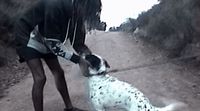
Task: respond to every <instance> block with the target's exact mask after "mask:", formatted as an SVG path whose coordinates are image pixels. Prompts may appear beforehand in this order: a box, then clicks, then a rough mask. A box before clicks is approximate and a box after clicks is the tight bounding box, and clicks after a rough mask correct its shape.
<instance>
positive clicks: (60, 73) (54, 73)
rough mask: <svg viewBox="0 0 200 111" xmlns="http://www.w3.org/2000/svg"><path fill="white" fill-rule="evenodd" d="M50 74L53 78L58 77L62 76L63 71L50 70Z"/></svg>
mask: <svg viewBox="0 0 200 111" xmlns="http://www.w3.org/2000/svg"><path fill="white" fill-rule="evenodd" d="M52 73H53V75H54V76H58V77H63V76H64V70H63V69H62V68H60V69H54V70H52Z"/></svg>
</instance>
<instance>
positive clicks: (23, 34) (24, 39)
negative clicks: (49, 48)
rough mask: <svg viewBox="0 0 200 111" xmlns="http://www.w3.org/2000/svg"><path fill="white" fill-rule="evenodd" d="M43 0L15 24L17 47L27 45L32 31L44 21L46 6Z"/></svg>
mask: <svg viewBox="0 0 200 111" xmlns="http://www.w3.org/2000/svg"><path fill="white" fill-rule="evenodd" d="M43 5H44V4H43V0H40V1H39V2H37V3H35V4H34V5H33V6H32V7H31V8H29V9H28V10H26V11H25V12H24V13H22V14H21V16H20V17H19V18H18V19H17V21H16V23H15V26H14V34H15V43H16V48H17V49H19V48H22V47H24V46H26V45H27V43H28V41H29V38H30V33H31V31H32V30H33V29H34V27H35V26H36V25H38V24H39V23H41V22H42V21H43V16H44V6H43Z"/></svg>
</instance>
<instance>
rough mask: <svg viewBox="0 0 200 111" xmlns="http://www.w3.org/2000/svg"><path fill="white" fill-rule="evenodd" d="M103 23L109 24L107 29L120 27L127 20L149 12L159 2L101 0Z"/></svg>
mask: <svg viewBox="0 0 200 111" xmlns="http://www.w3.org/2000/svg"><path fill="white" fill-rule="evenodd" d="M101 2H102V12H101V21H104V22H106V23H107V27H112V26H119V25H120V24H121V23H123V22H125V21H126V19H127V18H130V17H131V18H137V17H138V14H140V13H141V12H142V11H147V10H148V9H150V8H151V7H152V6H153V5H155V4H157V3H158V0H101Z"/></svg>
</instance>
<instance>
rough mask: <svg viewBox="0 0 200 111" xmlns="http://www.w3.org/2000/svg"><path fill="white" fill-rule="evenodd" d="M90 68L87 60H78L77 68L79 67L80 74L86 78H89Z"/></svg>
mask: <svg viewBox="0 0 200 111" xmlns="http://www.w3.org/2000/svg"><path fill="white" fill-rule="evenodd" d="M90 66H91V64H90V63H89V62H88V61H87V60H85V59H83V58H82V57H81V58H80V61H79V67H80V70H81V72H82V74H83V75H84V76H86V77H88V76H89V67H90Z"/></svg>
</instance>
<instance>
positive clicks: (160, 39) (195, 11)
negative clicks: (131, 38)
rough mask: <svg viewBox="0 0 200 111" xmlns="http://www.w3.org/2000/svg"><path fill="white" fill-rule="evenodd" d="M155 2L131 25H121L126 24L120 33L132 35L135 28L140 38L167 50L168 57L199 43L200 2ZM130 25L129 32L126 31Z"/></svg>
mask: <svg viewBox="0 0 200 111" xmlns="http://www.w3.org/2000/svg"><path fill="white" fill-rule="evenodd" d="M159 1H160V3H159V4H157V5H154V6H153V7H152V8H151V9H150V10H148V11H147V12H142V13H141V14H140V15H139V16H138V18H137V19H136V21H133V23H130V22H127V23H126V24H122V26H125V25H126V27H125V28H123V30H126V31H129V32H134V31H133V29H135V28H136V27H138V29H139V30H142V32H144V31H145V33H144V34H143V36H141V37H142V38H143V39H145V40H147V41H149V42H151V43H152V44H154V45H156V46H158V47H160V48H162V49H164V50H167V51H169V52H170V56H172V57H176V56H180V55H181V54H182V53H183V51H185V48H186V47H187V46H189V45H191V44H198V43H199V42H200V39H199V34H200V2H199V0H159ZM130 25H132V30H130V28H128V27H130ZM122 26H120V27H122ZM127 28H128V30H127ZM140 35H141V34H140Z"/></svg>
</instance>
